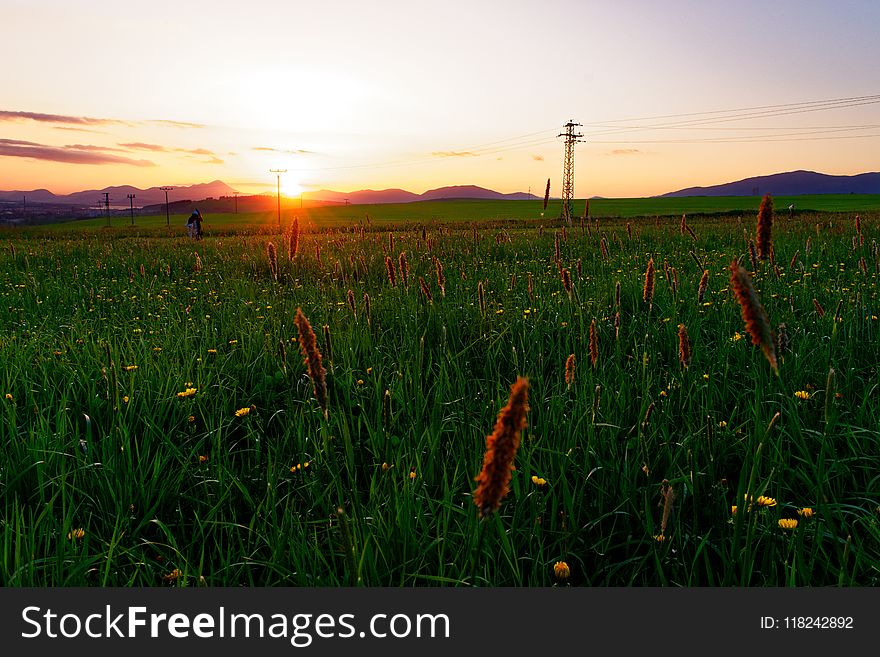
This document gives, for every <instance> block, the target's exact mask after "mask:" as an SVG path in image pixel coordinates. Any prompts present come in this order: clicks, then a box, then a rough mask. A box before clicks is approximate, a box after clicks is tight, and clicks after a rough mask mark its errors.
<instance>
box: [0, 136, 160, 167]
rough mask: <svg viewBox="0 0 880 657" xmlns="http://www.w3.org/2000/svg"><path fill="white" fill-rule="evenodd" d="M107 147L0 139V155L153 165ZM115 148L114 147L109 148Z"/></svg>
mask: <svg viewBox="0 0 880 657" xmlns="http://www.w3.org/2000/svg"><path fill="white" fill-rule="evenodd" d="M106 150H107V149H101V147H89V146H85V147H83V146H82V145H72V146H63V147H58V146H47V145H45V144H38V143H36V142H32V141H21V140H18V139H0V157H26V158H30V159H32V160H46V161H50V162H64V163H67V164H128V165H131V166H136V167H153V166H156V164H155V162H150V161H149V160H133V159H131V158H128V157H122V156H120V155H111V154H109V153H107V152H106ZM110 150H115V149H110Z"/></svg>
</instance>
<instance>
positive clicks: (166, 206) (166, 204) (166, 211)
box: [159, 187, 174, 228]
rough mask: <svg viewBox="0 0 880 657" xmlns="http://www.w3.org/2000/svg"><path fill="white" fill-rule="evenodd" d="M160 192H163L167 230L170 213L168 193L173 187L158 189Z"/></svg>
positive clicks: (169, 225) (169, 224)
mask: <svg viewBox="0 0 880 657" xmlns="http://www.w3.org/2000/svg"><path fill="white" fill-rule="evenodd" d="M159 189H160V190H162V191H163V192H165V225H166V226H168V227H169V228H170V227H171V213H170V212H169V211H168V192H170V191H171V190H172V189H174V188H173V187H160V188H159Z"/></svg>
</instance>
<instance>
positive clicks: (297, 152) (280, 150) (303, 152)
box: [251, 146, 315, 155]
mask: <svg viewBox="0 0 880 657" xmlns="http://www.w3.org/2000/svg"><path fill="white" fill-rule="evenodd" d="M251 150H254V151H264V152H267V153H285V154H287V155H314V154H315V152H314V151H307V150H304V149H302V148H297V149H293V150H291V149H286V148H272V147H271V146H254V147H253V148H252V149H251Z"/></svg>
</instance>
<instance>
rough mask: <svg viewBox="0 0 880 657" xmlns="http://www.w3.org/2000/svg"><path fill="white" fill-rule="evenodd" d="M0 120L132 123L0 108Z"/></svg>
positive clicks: (99, 123) (89, 123) (87, 123)
mask: <svg viewBox="0 0 880 657" xmlns="http://www.w3.org/2000/svg"><path fill="white" fill-rule="evenodd" d="M0 121H38V122H40V123H71V124H74V125H132V124H131V123H130V122H129V121H122V120H120V119H95V118H92V117H89V116H67V115H64V114H44V113H42V112H13V111H9V110H0Z"/></svg>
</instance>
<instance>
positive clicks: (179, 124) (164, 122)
mask: <svg viewBox="0 0 880 657" xmlns="http://www.w3.org/2000/svg"><path fill="white" fill-rule="evenodd" d="M146 123H152V124H153V125H161V126H165V127H168V128H207V127H208V126H207V125H205V124H204V123H190V122H188V121H171V120H169V119H156V120H154V121H147V122H146Z"/></svg>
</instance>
